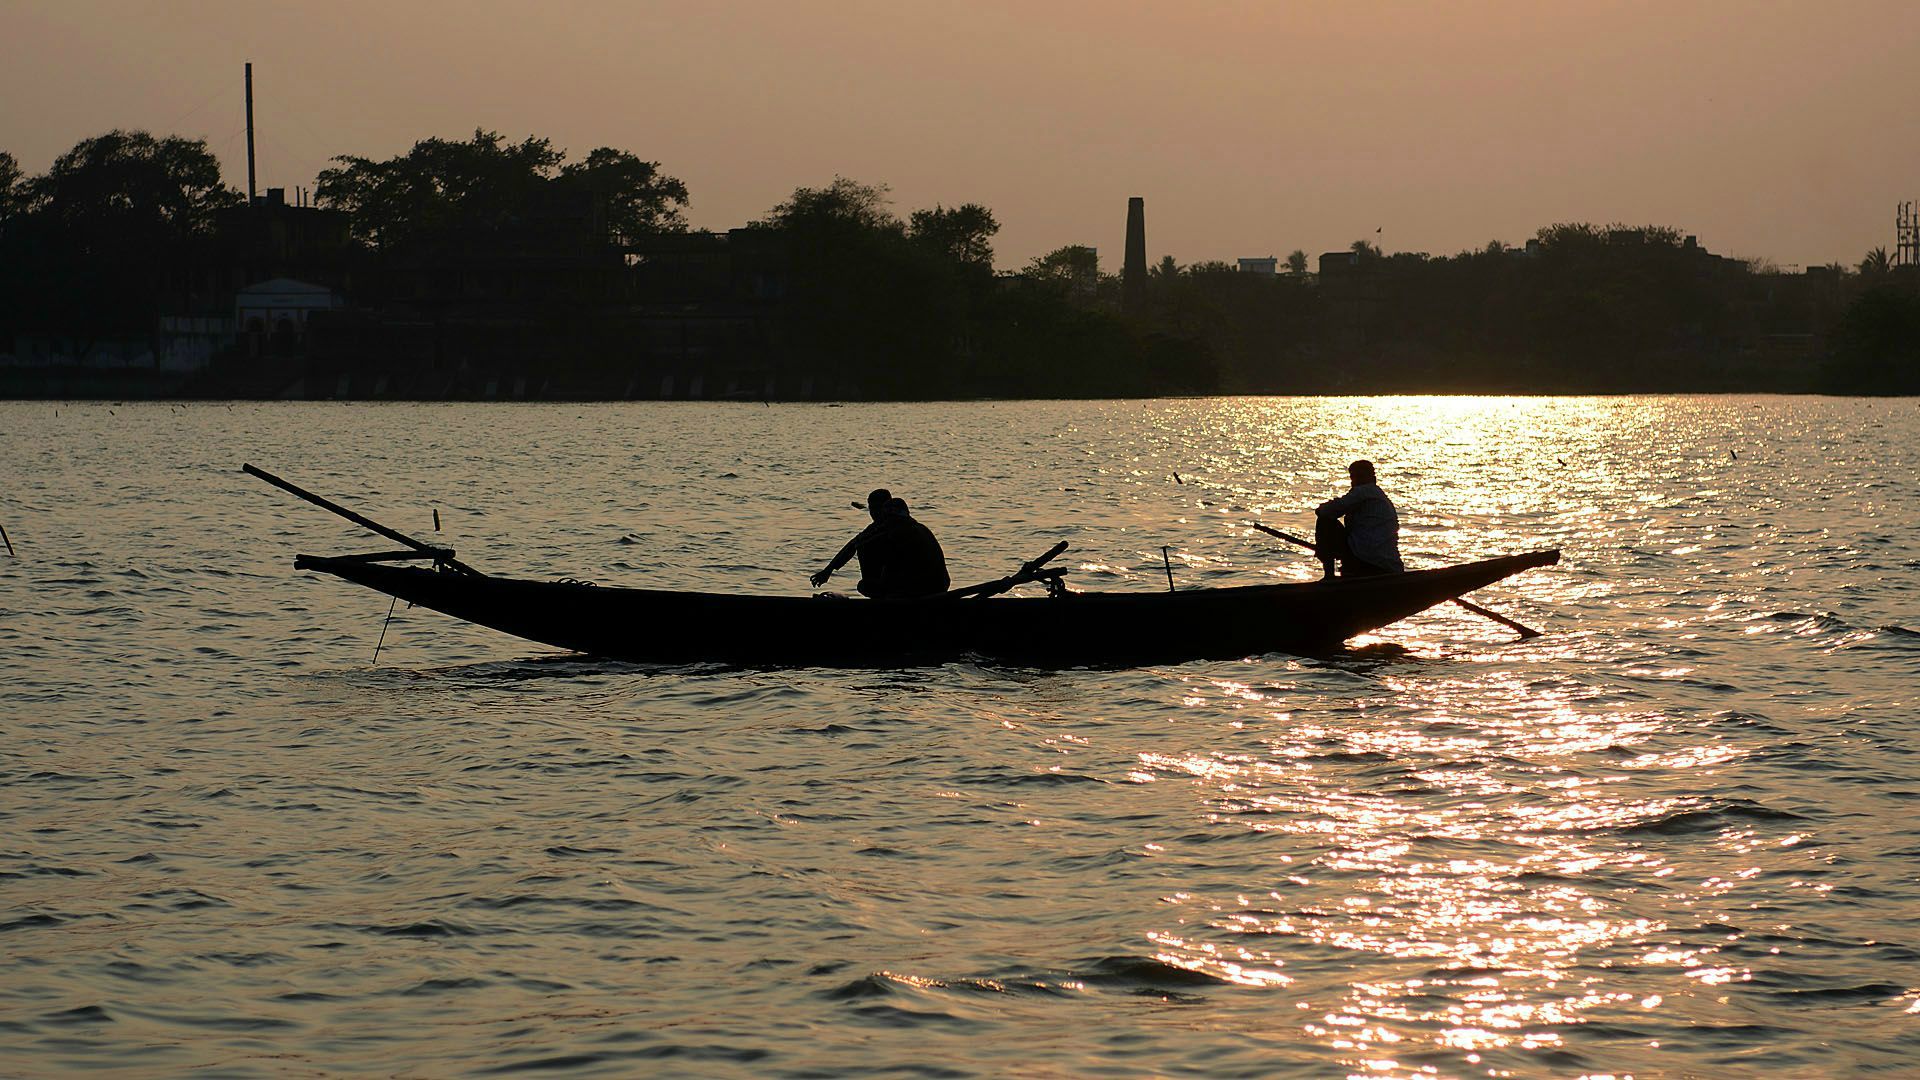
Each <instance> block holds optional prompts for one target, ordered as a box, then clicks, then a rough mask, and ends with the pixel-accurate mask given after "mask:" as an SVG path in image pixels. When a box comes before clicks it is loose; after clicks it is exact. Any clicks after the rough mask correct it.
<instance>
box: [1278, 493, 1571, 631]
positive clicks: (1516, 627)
mask: <svg viewBox="0 0 1920 1080" xmlns="http://www.w3.org/2000/svg"><path fill="white" fill-rule="evenodd" d="M1247 524H1248V525H1250V526H1252V527H1253V528H1256V529H1259V530H1260V531H1261V532H1263V533H1266V534H1267V535H1268V536H1272V537H1277V538H1279V539H1281V540H1285V541H1286V542H1287V543H1289V544H1299V545H1300V546H1301V547H1303V548H1306V549H1307V550H1309V551H1313V552H1318V551H1319V550H1320V545H1318V544H1316V543H1314V542H1313V541H1311V540H1307V539H1303V538H1301V537H1298V536H1295V535H1293V534H1292V533H1284V532H1281V531H1280V530H1279V529H1270V528H1268V527H1266V526H1265V525H1262V524H1260V523H1259V522H1257V521H1249V522H1248V523H1247ZM1453 602H1454V603H1456V604H1459V605H1460V606H1461V607H1463V608H1466V609H1467V610H1468V611H1471V612H1473V613H1474V614H1475V615H1479V616H1481V617H1483V618H1488V619H1492V620H1493V621H1494V622H1497V623H1499V624H1500V625H1501V626H1504V627H1506V628H1507V629H1509V630H1512V631H1513V632H1514V633H1516V634H1519V635H1520V640H1522V641H1525V640H1527V639H1528V638H1537V637H1540V636H1541V633H1540V631H1538V630H1535V629H1534V628H1533V627H1531V626H1525V625H1522V624H1521V623H1517V622H1514V621H1513V620H1512V619H1509V618H1507V617H1506V616H1505V615H1502V614H1500V613H1499V612H1497V611H1492V610H1489V609H1487V608H1483V607H1481V606H1480V605H1479V604H1476V603H1474V602H1472V601H1470V600H1463V599H1461V598H1460V597H1458V596H1456V597H1453Z"/></svg>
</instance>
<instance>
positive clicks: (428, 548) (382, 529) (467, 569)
mask: <svg viewBox="0 0 1920 1080" xmlns="http://www.w3.org/2000/svg"><path fill="white" fill-rule="evenodd" d="M240 471H241V472H244V473H246V474H247V475H248V476H257V477H259V478H260V479H262V480H265V481H266V482H267V483H269V484H272V485H273V486H274V487H277V488H279V489H280V490H282V491H285V492H288V493H290V494H293V495H297V496H299V497H300V498H302V499H305V500H307V501H308V502H310V503H312V504H313V505H315V506H318V507H320V508H321V509H322V510H330V511H332V512H334V513H336V514H339V515H340V516H341V517H343V518H346V519H347V520H348V521H351V522H353V523H354V524H355V525H358V526H360V527H361V528H363V529H366V530H367V531H369V532H375V533H379V534H380V535H381V536H384V537H386V538H387V539H389V540H392V541H395V542H397V543H401V544H405V545H407V546H408V547H410V548H412V549H413V550H415V551H418V552H420V553H421V554H423V555H431V556H432V557H433V559H434V561H436V562H440V563H444V564H446V565H447V566H450V567H452V568H453V569H455V570H458V571H459V572H461V573H463V574H471V575H473V576H475V577H481V576H483V575H482V574H481V573H480V571H478V570H475V569H474V568H473V567H471V566H468V565H467V564H466V563H463V562H461V561H460V560H458V559H456V558H454V557H453V549H452V548H444V547H435V546H434V545H432V544H426V543H422V542H421V541H418V540H415V539H414V538H413V537H411V536H408V535H407V534H406V533H403V532H400V531H399V530H397V529H389V528H387V527H386V526H385V525H382V524H380V523H379V522H377V521H375V520H373V519H372V518H369V517H365V516H362V515H360V514H356V513H354V512H353V511H351V510H349V509H347V508H346V507H344V506H341V505H340V504H339V503H337V502H334V501H333V500H331V499H327V498H323V497H322V496H319V495H315V494H314V493H313V492H311V491H308V490H307V489H306V488H303V487H300V486H299V485H298V484H292V483H288V482H287V481H285V480H282V479H280V478H279V477H277V476H275V475H273V474H272V473H270V472H268V471H266V470H265V469H256V468H254V467H253V466H251V465H242V466H240Z"/></svg>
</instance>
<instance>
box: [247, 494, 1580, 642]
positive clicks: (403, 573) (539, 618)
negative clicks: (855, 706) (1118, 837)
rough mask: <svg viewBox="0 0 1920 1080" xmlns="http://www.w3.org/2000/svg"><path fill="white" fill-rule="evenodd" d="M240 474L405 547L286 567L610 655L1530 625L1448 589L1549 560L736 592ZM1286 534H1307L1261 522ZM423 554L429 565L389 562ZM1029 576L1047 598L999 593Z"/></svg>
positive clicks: (1288, 637)
mask: <svg viewBox="0 0 1920 1080" xmlns="http://www.w3.org/2000/svg"><path fill="white" fill-rule="evenodd" d="M244 468H245V470H246V471H247V472H248V473H251V474H253V475H255V476H258V477H260V478H262V479H264V480H267V481H268V482H269V483H272V484H274V485H276V486H278V487H281V488H283V489H285V490H287V491H290V492H292V493H294V494H296V495H298V496H300V497H301V498H303V499H306V500H308V501H309V502H313V503H315V504H317V505H320V506H323V507H325V508H327V509H329V510H332V511H333V512H335V513H337V514H340V515H342V516H344V517H347V518H348V519H350V520H352V521H354V522H356V523H357V524H360V525H362V526H364V527H366V528H368V529H371V530H372V531H374V532H377V533H380V534H381V535H383V536H387V537H390V538H392V539H394V540H397V541H399V542H401V543H404V544H406V545H407V547H408V549H409V550H406V551H394V552H383V553H378V554H371V555H344V556H320V555H300V556H298V557H296V558H295V559H294V562H293V565H294V567H295V569H299V570H312V571H317V572H319V573H324V574H332V575H334V576H336V577H340V578H344V579H346V580H347V581H351V582H353V583H355V584H357V585H364V586H366V587H367V588H369V589H373V590H375V591H376V592H381V593H385V594H386V595H388V596H392V597H394V598H396V599H398V600H405V601H407V602H408V603H410V604H417V605H419V606H421V607H427V608H432V609H433V610H435V611H439V612H443V613H445V614H447V615H451V616H453V617H454V618H456V619H463V620H465V621H467V622H471V623H476V624H478V625H481V626H486V627H491V628H493V629H495V630H499V631H501V632H502V633H506V634H512V635H513V636H515V637H520V638H525V639H527V640H529V641H537V642H541V643H543V644H546V645H553V646H556V647H558V648H562V649H571V650H573V651H575V652H581V653H587V654H590V655H594V656H603V657H608V658H611V659H617V660H634V661H641V662H651V663H689V662H706V661H714V662H723V663H738V664H755V665H759V664H767V665H836V666H847V665H857V666H893V665H904V664H916V663H930V662H939V661H942V660H947V659H952V658H956V657H965V656H973V657H979V658H983V659H991V660H1004V661H1012V662H1015V663H1024V664H1041V665H1076V664H1085V665H1094V666H1125V665H1130V664H1141V663H1165V662H1177V661H1183V660H1198V659H1235V658H1239V657H1245V656H1256V655H1260V654H1264V653H1271V652H1291V653H1307V654H1311V653H1317V652H1322V651H1327V650H1332V649H1336V648H1338V647H1339V646H1340V644H1341V643H1342V642H1344V641H1346V640H1347V639H1348V638H1351V637H1354V636H1355V635H1358V634H1364V633H1366V632H1368V631H1371V630H1377V629H1380V628H1381V627H1384V626H1387V625H1389V624H1392V623H1395V622H1398V621H1399V620H1401V619H1404V618H1406V617H1408V616H1409V615H1413V614H1416V613H1418V612H1421V611H1425V610H1426V609H1428V608H1430V607H1434V606H1436V605H1438V604H1444V603H1447V602H1448V601H1454V602H1457V603H1460V604H1462V605H1463V606H1466V607H1468V608H1471V609H1472V610H1474V611H1477V612H1480V613H1481V614H1484V615H1487V616H1488V617H1490V618H1493V619H1496V620H1498V621H1500V622H1502V623H1503V624H1505V625H1508V626H1511V627H1513V628H1514V629H1516V630H1519V631H1521V632H1522V633H1523V635H1528V636H1531V635H1533V634H1534V633H1536V631H1532V630H1528V629H1527V628H1526V627H1523V626H1520V625H1519V624H1518V623H1515V622H1513V621H1511V620H1509V619H1506V618H1504V617H1502V616H1499V615H1497V614H1495V613H1493V612H1489V611H1487V610H1486V609H1484V608H1479V607H1477V606H1475V605H1472V604H1468V603H1467V602H1466V601H1464V600H1461V599H1460V597H1462V596H1464V595H1465V594H1467V593H1470V592H1472V591H1474V590H1475V589H1480V588H1484V587H1485V586H1487V585H1491V584H1493V583H1494V582H1496V581H1500V580H1501V579H1503V578H1507V577H1510V576H1512V575H1514V574H1517V573H1520V572H1521V571H1523V570H1527V569H1531V568H1533V567H1537V566H1550V565H1553V564H1554V563H1557V562H1559V561H1560V552H1559V551H1557V550H1550V551H1534V552H1528V553H1526V554H1521V555H1507V556H1503V557H1501V558H1494V559H1483V560H1481V561H1479V562H1471V563H1462V564H1460V565H1458V566H1446V567H1439V568H1436V569H1432V570H1414V571H1409V572H1407V573H1401V574H1386V575H1380V576H1377V577H1358V578H1341V579H1337V580H1333V581H1313V582H1296V583H1289V584H1279V585H1245V586H1239V587H1235V588H1224V589H1187V590H1184V591H1169V592H1164V593H1162V592H1124V593H1119V592H1090V593H1076V592H1072V591H1070V590H1068V589H1067V588H1066V585H1065V582H1064V580H1063V575H1064V574H1065V571H1063V570H1058V569H1045V568H1044V567H1045V564H1046V563H1047V562H1048V561H1049V560H1051V559H1053V558H1054V557H1055V556H1057V555H1059V554H1060V553H1061V552H1062V551H1064V550H1066V546H1067V545H1066V544H1065V543H1064V542H1062V543H1060V544H1058V545H1056V546H1055V547H1054V548H1053V550H1051V551H1049V552H1047V553H1046V554H1045V555H1043V556H1041V557H1040V558H1038V559H1035V560H1033V561H1032V562H1029V563H1027V564H1026V565H1024V566H1022V567H1021V568H1020V569H1019V571H1017V572H1016V573H1014V574H1011V575H1009V576H1007V577H1004V578H1001V579H999V580H997V581H991V582H985V583H983V584H980V585H975V586H970V587H968V588H965V589H957V590H955V591H953V592H950V593H947V594H945V595H942V596H933V597H927V598H923V599H914V600H854V599H848V598H840V597H825V596H749V595H740V594H736V593H706V592H674V591H667V590H659V589H629V588H611V587H602V586H597V585H592V584H589V583H585V582H577V581H528V580H521V579H515V578H504V577H493V576H490V575H487V574H482V573H480V572H479V571H477V570H475V569H473V568H472V567H470V566H467V565H466V564H464V563H462V562H460V561H458V560H457V559H455V558H454V553H453V552H452V551H451V550H449V549H447V548H442V547H435V546H433V545H430V544H424V543H421V542H420V541H418V540H415V539H413V538H411V537H408V536H406V535H404V534H401V533H398V532H395V531H394V530H392V529H389V528H387V527H386V526H383V525H380V524H378V523H377V522H373V521H370V520H368V519H367V518H364V517H362V516H360V515H359V514H356V513H354V512H353V511H351V510H347V509H346V508H344V507H341V506H338V505H337V504H334V503H331V502H329V501H327V500H326V499H324V498H321V497H320V496H317V495H314V494H313V493H311V492H308V491H305V490H303V489H301V488H298V487H295V486H294V485H292V484H289V483H287V482H286V481H284V480H281V479H280V478H279V477H276V476H273V475H271V474H269V473H265V472H262V471H260V470H258V469H255V468H254V467H253V466H251V465H248V466H245V467H244ZM1254 527H1255V528H1259V529H1262V531H1266V532H1271V533H1273V534H1274V535H1275V536H1279V537H1282V538H1284V539H1288V540H1291V541H1293V542H1295V543H1301V544H1307V545H1308V546H1311V544H1310V543H1309V542H1307V541H1304V540H1300V539H1299V538H1297V537H1291V536H1288V535H1287V534H1284V533H1279V532H1277V531H1275V530H1271V529H1266V528H1265V527H1264V526H1254ZM406 560H431V562H432V563H433V568H432V569H426V568H422V567H414V566H398V565H393V564H395V563H398V562H402V561H406ZM1028 583H1040V584H1044V585H1046V586H1047V592H1048V595H1046V596H1007V595H1004V594H1005V593H1007V592H1008V591H1009V590H1011V589H1012V588H1014V587H1016V586H1019V585H1022V584H1028Z"/></svg>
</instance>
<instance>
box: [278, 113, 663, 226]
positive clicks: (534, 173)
mask: <svg viewBox="0 0 1920 1080" xmlns="http://www.w3.org/2000/svg"><path fill="white" fill-rule="evenodd" d="M333 160H334V161H336V162H339V165H338V166H337V167H335V168H331V169H326V170H324V171H322V172H321V173H320V175H319V177H318V178H317V180H316V182H315V184H314V189H313V192H314V201H315V203H316V204H317V205H320V206H324V207H329V208H332V209H337V210H342V211H345V212H346V213H347V215H348V220H349V223H350V228H351V229H352V231H353V235H354V236H355V237H356V238H357V239H359V240H361V241H362V242H364V243H367V244H369V245H372V246H373V247H376V248H393V247H397V246H403V245H405V244H407V243H409V242H412V241H415V240H418V239H420V238H422V237H424V236H430V235H434V234H436V233H443V232H446V231H449V230H467V231H473V232H481V233H485V232H499V231H501V230H505V229H508V228H510V227H513V226H518V225H522V224H525V223H527V222H528V221H529V220H530V219H532V218H535V217H538V216H540V215H541V214H542V213H543V212H544V211H545V210H546V209H547V208H548V207H549V206H550V205H551V200H553V199H554V198H556V197H559V198H564V197H565V196H567V195H568V194H571V193H576V192H577V193H584V195H585V196H586V197H587V201H588V202H592V201H594V200H598V202H599V206H598V207H597V208H596V209H597V210H598V213H599V220H600V221H601V223H602V224H603V226H604V228H605V230H606V232H607V234H608V235H606V236H603V237H601V238H602V239H614V238H617V237H619V236H629V237H631V236H635V235H640V234H644V233H647V232H670V231H675V230H677V229H683V228H685V225H686V223H685V221H684V219H683V218H682V216H681V208H682V207H684V206H686V205H687V189H686V185H684V184H682V183H681V182H680V181H679V180H676V179H674V178H673V177H671V176H667V175H666V174H664V173H662V172H660V167H659V165H658V163H656V162H651V161H641V160H640V159H639V158H637V157H635V156H634V155H632V154H630V153H627V152H626V151H623V150H614V149H611V148H609V147H601V148H599V149H596V150H594V151H592V152H591V153H589V154H588V155H587V157H586V159H585V160H584V161H581V162H578V163H575V164H573V165H571V166H565V165H564V163H565V162H566V152H565V151H562V150H556V149H554V146H553V142H552V140H550V139H538V138H534V137H532V136H528V137H527V138H526V139H523V140H521V141H520V142H517V143H509V142H507V141H506V139H505V138H504V137H503V136H502V135H501V134H500V133H499V132H496V131H485V130H476V131H475V132H474V133H473V138H472V139H470V140H467V141H465V142H455V141H451V140H447V139H422V140H420V141H419V142H416V143H414V144H413V148H412V149H411V150H408V151H407V152H406V153H405V154H401V155H398V156H396V157H392V158H388V159H387V160H385V161H375V160H372V159H370V158H363V157H355V156H353V155H343V156H340V157H336V158H334V159H333ZM563 166H564V167H563Z"/></svg>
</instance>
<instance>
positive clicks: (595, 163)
mask: <svg viewBox="0 0 1920 1080" xmlns="http://www.w3.org/2000/svg"><path fill="white" fill-rule="evenodd" d="M560 179H561V182H562V183H563V184H569V185H573V186H577V187H582V188H585V189H586V190H587V191H588V192H590V193H591V194H592V195H593V197H594V198H596V199H598V200H600V202H601V204H602V205H603V206H604V207H605V208H606V215H607V228H608V229H609V231H611V232H612V234H613V237H614V238H615V239H626V240H633V239H637V238H639V237H643V236H647V235H650V234H658V233H677V232H685V231H686V228H687V218H686V215H685V214H684V213H683V212H682V208H684V207H685V206H687V185H685V184H683V183H681V182H680V181H679V180H676V179H674V178H673V177H671V176H668V175H667V174H665V173H663V172H661V171H660V163H659V162H657V161H642V160H640V158H639V157H638V156H636V155H634V154H631V153H629V152H627V151H625V150H615V149H613V148H612V147H607V146H602V147H599V148H598V149H595V150H593V151H591V152H590V153H588V154H587V157H586V160H584V161H577V162H573V163H571V164H568V165H565V166H563V167H562V168H561V170H560Z"/></svg>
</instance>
